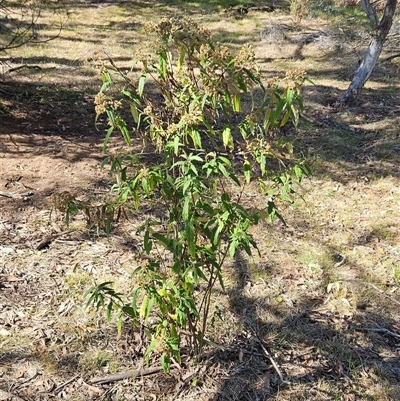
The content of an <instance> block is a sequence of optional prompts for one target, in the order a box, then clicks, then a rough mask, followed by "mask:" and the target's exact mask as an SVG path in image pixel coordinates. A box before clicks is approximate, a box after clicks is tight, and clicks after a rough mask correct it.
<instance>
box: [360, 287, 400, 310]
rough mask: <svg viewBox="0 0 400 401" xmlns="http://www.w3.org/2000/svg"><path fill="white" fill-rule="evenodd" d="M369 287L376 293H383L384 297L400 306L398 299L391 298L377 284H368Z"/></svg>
mask: <svg viewBox="0 0 400 401" xmlns="http://www.w3.org/2000/svg"><path fill="white" fill-rule="evenodd" d="M367 284H368V285H369V286H371V287H372V288H373V289H374V290H375V291H378V292H379V293H381V294H382V295H383V296H385V297H386V298H389V299H390V300H392V301H393V302H394V303H396V304H397V305H400V301H398V300H397V299H394V298H393V297H391V296H390V295H388V294H386V292H385V291H383V290H381V289H380V288H378V287H377V286H376V285H375V284H372V283H367Z"/></svg>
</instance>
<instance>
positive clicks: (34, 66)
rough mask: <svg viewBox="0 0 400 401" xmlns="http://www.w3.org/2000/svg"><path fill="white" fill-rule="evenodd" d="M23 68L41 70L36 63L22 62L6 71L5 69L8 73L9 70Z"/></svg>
mask: <svg viewBox="0 0 400 401" xmlns="http://www.w3.org/2000/svg"><path fill="white" fill-rule="evenodd" d="M23 68H28V69H30V70H41V69H42V67H40V66H38V65H28V64H23V65H19V66H18V67H14V68H10V69H9V70H8V71H6V74H8V73H10V72H14V71H18V70H22V69H23Z"/></svg>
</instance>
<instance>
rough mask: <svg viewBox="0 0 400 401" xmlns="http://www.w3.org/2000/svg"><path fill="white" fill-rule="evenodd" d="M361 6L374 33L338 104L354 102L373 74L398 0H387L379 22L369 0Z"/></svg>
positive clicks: (365, 0) (363, 1) (362, 1)
mask: <svg viewBox="0 0 400 401" xmlns="http://www.w3.org/2000/svg"><path fill="white" fill-rule="evenodd" d="M361 6H362V8H363V10H364V11H365V12H366V14H367V16H368V18H369V19H370V21H371V23H372V25H373V27H374V35H373V38H372V40H371V43H370V44H369V46H368V49H367V51H366V53H365V55H364V58H363V59H362V61H361V63H360V65H359V67H358V69H357V71H356V72H355V74H354V77H353V80H352V81H351V83H350V85H349V87H348V88H347V90H346V92H345V93H344V94H343V95H342V96H341V98H340V99H339V101H338V102H337V103H338V105H343V104H349V103H352V102H354V100H356V99H357V98H358V96H359V95H360V93H361V89H362V88H363V86H364V85H365V83H366V82H367V81H368V79H369V77H370V76H371V74H372V72H373V70H374V68H375V66H376V64H377V62H378V59H379V56H380V54H381V52H382V49H383V44H384V43H385V41H386V38H387V35H388V33H389V31H390V28H391V27H392V23H393V15H394V13H395V11H396V6H397V0H387V1H386V5H385V9H384V12H383V16H382V18H381V20H380V21H379V23H378V17H377V14H376V9H375V8H374V7H373V5H372V4H371V3H370V1H369V0H361Z"/></svg>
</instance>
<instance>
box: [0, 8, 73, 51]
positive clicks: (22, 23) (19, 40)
mask: <svg viewBox="0 0 400 401" xmlns="http://www.w3.org/2000/svg"><path fill="white" fill-rule="evenodd" d="M45 8H47V9H51V10H52V11H53V12H55V13H57V14H58V15H59V22H58V24H57V27H56V29H57V33H56V34H54V35H52V36H51V37H39V35H38V23H39V20H40V16H41V14H42V12H43V11H44V9H45ZM60 10H62V12H60ZM67 18H68V14H67V12H66V10H65V9H63V7H62V2H61V1H60V0H33V1H32V0H19V1H11V0H0V51H5V50H9V49H14V48H16V47H20V46H22V45H24V44H25V43H27V42H29V41H35V42H40V43H43V42H47V41H49V40H52V39H54V38H56V37H58V36H59V34H60V32H61V29H62V28H63V26H64V24H65V21H66V19H67Z"/></svg>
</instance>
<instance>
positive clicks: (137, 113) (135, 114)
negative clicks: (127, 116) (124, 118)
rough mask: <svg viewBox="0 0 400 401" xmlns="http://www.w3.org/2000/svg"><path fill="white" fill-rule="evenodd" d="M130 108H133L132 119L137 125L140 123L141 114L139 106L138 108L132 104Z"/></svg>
mask: <svg viewBox="0 0 400 401" xmlns="http://www.w3.org/2000/svg"><path fill="white" fill-rule="evenodd" d="M130 107H131V114H132V117H133V119H134V121H135V123H137V122H138V121H139V112H138V108H137V106H136V104H135V103H131V106H130Z"/></svg>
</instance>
